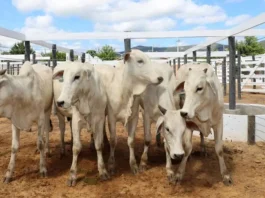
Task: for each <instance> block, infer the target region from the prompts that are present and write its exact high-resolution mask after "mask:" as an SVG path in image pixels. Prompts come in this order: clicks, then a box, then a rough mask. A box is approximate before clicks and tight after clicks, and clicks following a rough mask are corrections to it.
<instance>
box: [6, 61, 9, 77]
mask: <svg viewBox="0 0 265 198" xmlns="http://www.w3.org/2000/svg"><path fill="white" fill-rule="evenodd" d="M6 64H7V65H6V68H7V73H8V74H10V71H9V70H10V61H7V63H6Z"/></svg>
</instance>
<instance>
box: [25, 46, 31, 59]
mask: <svg viewBox="0 0 265 198" xmlns="http://www.w3.org/2000/svg"><path fill="white" fill-rule="evenodd" d="M25 61H30V42H29V41H25Z"/></svg>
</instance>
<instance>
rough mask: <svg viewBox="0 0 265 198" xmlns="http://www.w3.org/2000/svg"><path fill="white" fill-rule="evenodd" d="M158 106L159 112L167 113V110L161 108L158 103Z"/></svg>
mask: <svg viewBox="0 0 265 198" xmlns="http://www.w3.org/2000/svg"><path fill="white" fill-rule="evenodd" d="M158 108H159V110H160V112H161V113H162V114H163V115H165V114H166V113H167V110H166V109H165V108H163V107H162V106H160V105H158Z"/></svg>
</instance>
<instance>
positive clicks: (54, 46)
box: [52, 44, 57, 68]
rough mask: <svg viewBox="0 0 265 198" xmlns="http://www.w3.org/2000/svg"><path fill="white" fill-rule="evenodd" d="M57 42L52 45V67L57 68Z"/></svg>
mask: <svg viewBox="0 0 265 198" xmlns="http://www.w3.org/2000/svg"><path fill="white" fill-rule="evenodd" d="M56 51H57V50H56V44H53V45H52V67H53V68H55V67H56V66H57V58H56Z"/></svg>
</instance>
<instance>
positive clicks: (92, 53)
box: [86, 50, 97, 57]
mask: <svg viewBox="0 0 265 198" xmlns="http://www.w3.org/2000/svg"><path fill="white" fill-rule="evenodd" d="M86 53H88V54H90V55H91V56H92V57H94V56H97V52H96V50H87V51H86Z"/></svg>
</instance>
